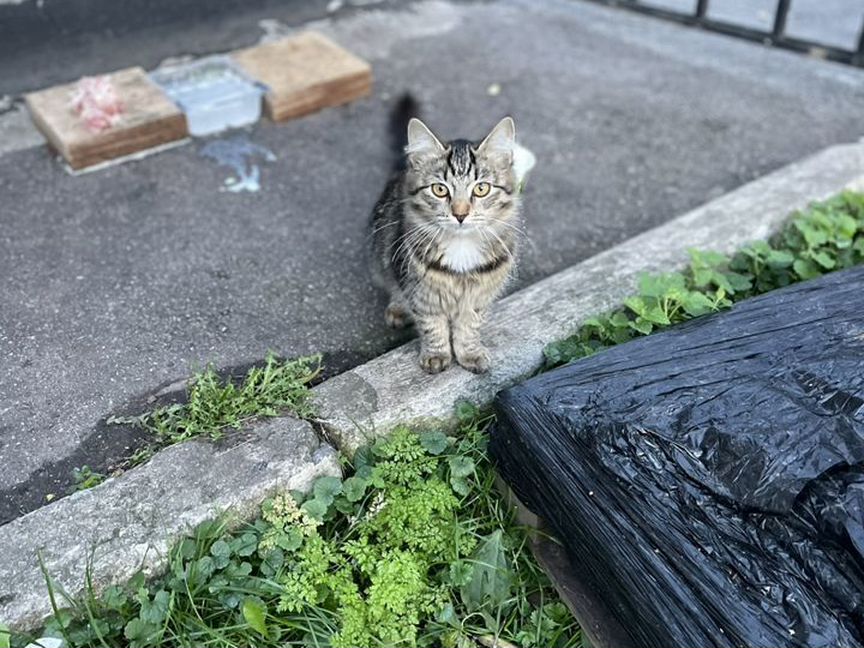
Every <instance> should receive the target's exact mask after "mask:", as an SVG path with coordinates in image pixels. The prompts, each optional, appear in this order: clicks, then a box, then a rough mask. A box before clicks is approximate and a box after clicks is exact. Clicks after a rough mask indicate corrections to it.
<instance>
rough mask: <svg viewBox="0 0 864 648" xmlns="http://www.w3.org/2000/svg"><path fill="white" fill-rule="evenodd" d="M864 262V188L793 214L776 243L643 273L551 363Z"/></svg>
mask: <svg viewBox="0 0 864 648" xmlns="http://www.w3.org/2000/svg"><path fill="white" fill-rule="evenodd" d="M862 262H864V194H861V193H854V192H844V193H842V194H840V195H838V196H836V197H834V198H832V199H830V200H827V201H825V202H821V203H814V204H813V205H811V206H810V207H809V208H808V209H807V210H805V211H803V212H799V213H796V214H794V215H793V217H792V218H791V220H790V222H789V223H788V224H787V225H786V227H784V228H783V230H782V231H781V232H780V233H779V234H778V235H777V236H775V237H773V238H772V239H771V240H770V241H756V242H754V243H751V244H749V245H746V246H744V247H743V248H742V249H740V250H739V251H738V252H736V253H735V254H734V255H731V256H729V255H725V254H720V253H718V252H711V251H703V250H690V266H689V267H688V268H687V269H686V270H685V271H683V272H672V273H668V274H659V275H644V276H642V277H641V278H640V280H639V293H638V294H636V295H633V296H631V297H628V298H627V299H625V300H624V305H623V306H622V307H621V308H618V309H615V310H614V311H612V312H611V313H607V314H605V315H602V316H598V317H593V318H591V319H588V320H586V321H585V322H584V323H583V325H582V327H581V328H580V329H579V330H578V331H576V332H575V333H574V334H573V335H571V336H570V337H568V338H566V339H564V340H561V341H560V342H555V343H553V344H550V345H549V346H548V347H547V348H546V350H545V356H546V367H545V368H546V369H551V368H553V367H556V366H559V365H562V364H566V363H568V362H572V361H574V360H578V359H579V358H582V357H585V356H587V355H590V354H592V353H597V352H598V351H602V350H603V349H605V348H607V347H610V346H612V345H615V344H621V343H622V342H626V341H628V340H630V339H632V338H634V337H637V336H641V335H648V334H650V333H652V332H653V331H655V330H657V329H661V328H665V327H667V326H671V325H673V324H676V323H678V322H683V321H685V320H688V319H691V318H693V317H699V316H700V315H704V314H706V313H710V312H713V311H717V310H720V309H723V308H728V307H729V306H731V305H732V304H733V303H735V302H737V301H741V300H742V299H747V298H748V297H753V296H754V295H760V294H762V293H766V292H768V291H769V290H774V289H775V288H782V287H783V286H787V285H789V284H791V283H794V282H796V281H803V280H805V279H813V278H815V277H818V276H820V275H822V274H824V273H826V272H831V271H834V270H842V269H844V268H849V267H852V266H853V265H856V264H859V263H862Z"/></svg>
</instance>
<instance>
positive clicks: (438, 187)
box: [430, 182, 450, 198]
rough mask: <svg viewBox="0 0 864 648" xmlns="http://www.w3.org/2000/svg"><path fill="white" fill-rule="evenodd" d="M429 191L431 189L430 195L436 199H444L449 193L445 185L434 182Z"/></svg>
mask: <svg viewBox="0 0 864 648" xmlns="http://www.w3.org/2000/svg"><path fill="white" fill-rule="evenodd" d="M430 189H432V195H433V196H435V197H436V198H445V197H446V196H447V194H449V193H450V190H449V189H448V188H447V185H445V184H441V183H440V182H436V183H435V184H433V185H432V186H431V187H430Z"/></svg>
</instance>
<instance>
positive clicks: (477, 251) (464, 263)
mask: <svg viewBox="0 0 864 648" xmlns="http://www.w3.org/2000/svg"><path fill="white" fill-rule="evenodd" d="M485 262H486V259H485V257H484V256H483V250H482V246H481V245H480V243H479V242H478V241H475V240H474V239H473V238H472V237H469V236H459V237H454V238H453V239H451V240H450V241H448V243H447V245H446V246H445V247H444V256H443V257H442V258H441V263H442V265H445V266H447V267H448V268H450V269H451V270H453V271H454V272H469V271H471V270H473V269H474V268H478V267H480V266H481V265H483V264H484V263H485Z"/></svg>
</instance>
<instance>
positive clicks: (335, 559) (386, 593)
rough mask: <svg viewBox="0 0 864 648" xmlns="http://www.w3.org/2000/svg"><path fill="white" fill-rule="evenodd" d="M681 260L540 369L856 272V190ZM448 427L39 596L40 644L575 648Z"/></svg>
mask: <svg viewBox="0 0 864 648" xmlns="http://www.w3.org/2000/svg"><path fill="white" fill-rule="evenodd" d="M690 256H691V262H690V265H689V267H688V268H687V269H686V270H685V271H684V272H681V273H670V274H662V275H652V276H644V277H642V278H641V279H640V282H639V293H638V294H636V295H633V296H632V297H630V298H628V299H627V300H625V302H624V305H623V306H622V307H621V308H619V309H616V310H614V311H613V312H611V313H608V314H605V315H602V316H598V317H595V318H592V319H590V320H588V321H586V322H585V323H584V324H583V326H582V327H581V328H580V329H579V330H578V331H576V332H575V333H574V334H573V335H572V336H570V337H568V338H567V339H565V340H562V341H560V342H557V343H555V344H552V345H549V347H548V348H547V349H546V368H552V367H555V366H558V365H560V364H564V363H566V362H570V361H573V360H575V359H578V358H580V357H584V356H586V355H589V354H591V353H596V352H598V351H600V350H602V349H604V348H606V347H609V346H612V345H614V344H619V343H622V342H626V341H627V340H629V339H632V338H633V337H635V336H639V335H647V334H650V333H651V332H653V331H655V330H657V329H660V328H664V327H667V326H671V325H673V324H675V323H677V322H681V321H684V320H687V319H690V318H693V317H698V316H700V315H703V314H706V313H709V312H713V311H716V310H720V309H722V308H726V307H729V306H730V305H731V304H733V303H734V302H736V301H739V300H741V299H745V298H747V297H751V296H754V295H757V294H761V293H764V292H767V291H769V290H773V289H775V288H779V287H782V286H785V285H788V284H790V283H793V282H796V281H801V280H804V279H810V278H813V277H816V276H818V275H820V274H822V273H824V272H829V271H833V270H839V269H843V268H847V267H851V266H852V265H855V264H858V263H862V262H864V195H862V194H856V193H851V192H847V193H844V194H842V195H840V196H837V197H836V198H833V199H831V200H829V201H826V202H823V203H817V204H814V205H812V206H811V207H810V208H808V209H807V210H806V211H804V212H802V213H798V214H795V215H794V216H793V217H792V219H791V220H790V222H789V224H788V225H787V226H786V227H785V228H784V229H783V231H782V232H781V233H779V234H778V235H777V236H776V237H774V238H773V239H772V240H771V241H768V242H756V243H752V244H750V245H748V246H746V247H744V248H743V249H741V250H740V251H738V252H737V253H736V254H734V255H731V256H727V255H722V254H717V253H714V252H708V251H696V250H694V251H691V253H690ZM274 362H275V361H274ZM268 365H269V360H268ZM280 366H282V365H280ZM314 371H315V370H314V369H311V365H310V364H309V362H308V361H302V362H301V363H300V364H297V365H291V367H290V369H285V373H284V374H281V376H282V377H281V378H279V377H277V378H276V379H275V382H274V378H273V368H271V370H270V373H269V374H268V373H267V371H266V368H265V370H264V373H263V374H256V375H255V377H254V378H253V379H251V380H250V381H249V382H248V383H244V385H243V386H239V387H231V386H230V385H227V384H225V383H220V382H219V381H218V380H216V378H215V375H211V376H210V377H207V378H204V379H199V380H196V382H195V385H196V386H198V389H199V391H195V389H196V387H193V391H192V392H190V404H186V405H178V406H172V407H173V409H172V408H168V409H164V410H161V411H158V410H157V412H154V413H151V414H148V415H145V417H142V418H140V419H138V420H139V423H140V424H142V425H146V426H150V429H152V430H153V431H154V432H155V433H156V434H157V435H158V436H161V437H164V439H165V440H166V441H165V442H166V443H170V442H177V441H181V440H183V439H185V438H190V437H191V436H197V435H200V434H207V435H209V436H218V435H219V434H221V433H222V431H223V430H224V429H225V428H226V427H229V426H233V425H239V424H242V422H243V421H246V420H248V419H249V418H250V417H255V416H261V415H267V414H268V413H272V412H277V411H278V410H279V409H281V408H293V409H294V411H296V412H298V413H300V414H301V415H303V414H304V413H308V412H311V402H310V401H308V400H307V396H306V395H305V394H306V391H305V389H302V388H301V386H303V385H305V384H307V383H308V381H309V380H311V378H309V376H310V375H314ZM268 376H269V377H268ZM279 385H281V386H279ZM295 387H297V388H296V389H295ZM193 401H194V404H192V403H193ZM459 417H460V422H461V423H460V426H459V430H458V432H457V433H456V434H455V435H453V436H445V435H444V434H443V433H440V432H434V431H433V432H429V431H427V432H422V433H420V434H416V433H414V432H412V431H410V430H407V429H400V430H398V431H397V432H395V433H394V434H393V435H392V436H390V437H389V438H387V439H384V440H380V441H378V442H376V443H375V444H374V445H372V446H370V447H368V448H365V449H363V450H361V451H359V452H358V453H357V455H356V456H355V459H354V463H353V465H351V466H347V470H346V474H348V475H349V476H348V477H347V478H346V479H344V480H342V479H335V478H332V477H325V478H321V479H320V480H318V481H317V482H316V483H315V485H314V488H313V490H312V492H311V493H310V494H309V495H307V496H304V495H302V494H300V493H283V494H280V495H277V496H276V497H275V498H273V499H272V500H269V501H267V502H265V503H264V505H263V506H262V513H261V517H260V519H258V520H257V521H255V522H254V523H252V524H247V525H240V526H236V525H232V524H231V523H230V520H221V521H217V522H211V523H208V524H205V525H202V526H201V527H199V528H198V529H197V530H196V532H195V534H194V535H193V536H192V537H190V538H187V539H185V540H183V541H182V542H181V543H180V544H179V545H177V547H175V548H174V550H173V551H172V553H171V556H170V564H169V567H168V572H167V574H166V575H165V576H164V577H163V578H160V579H157V580H155V581H152V582H150V583H147V582H145V580H144V578H143V577H140V576H139V577H136V578H134V579H133V580H132V581H131V582H130V583H128V584H127V585H126V586H124V587H114V588H111V589H109V590H108V591H107V592H105V593H103V594H102V595H101V596H98V597H97V596H96V595H95V593H94V592H92V591H91V592H90V593H89V594H88V595H86V596H84V597H82V598H80V599H70V598H68V597H65V596H64V595H63V593H62V592H59V591H56V590H55V589H54V588H52V596H53V597H54V600H55V603H56V610H55V614H54V616H53V618H52V619H51V620H50V621H49V622H48V625H47V626H46V628H45V629H44V632H43V634H44V635H51V636H63V637H64V638H65V641H66V644H67V645H69V646H85V645H86V646H89V645H102V646H115V645H124V644H127V645H130V646H160V645H178V646H184V645H188V646H193V645H194V646H208V645H212V646H249V645H302V646H333V647H334V648H338V647H340V646H370V647H371V646H444V647H456V648H468V647H470V646H478V645H484V646H491V645H496V643H495V642H496V641H497V642H498V643H497V645H499V646H501V647H502V648H506V647H507V646H508V644H509V645H517V646H522V647H524V648H529V647H532V646H549V647H553V648H554V647H558V646H561V647H570V646H579V645H581V633H580V631H579V628H578V625H577V624H576V622H575V621H574V619H573V618H572V617H571V616H570V614H569V612H568V611H567V609H566V608H565V607H564V605H563V604H562V603H561V602H560V600H558V598H557V597H556V595H555V593H554V591H553V590H552V588H551V587H550V584H549V582H548V580H547V578H546V576H545V575H544V574H543V573H542V571H541V570H540V569H539V567H538V566H537V564H536V562H534V559H533V557H532V555H531V552H530V551H529V550H528V547H527V543H528V542H529V535H528V531H527V530H525V529H523V528H521V527H520V526H518V524H517V523H516V521H515V519H514V517H513V511H512V509H511V508H510V507H508V506H507V505H505V503H504V502H503V500H502V499H501V498H500V496H499V495H498V493H497V490H496V489H495V485H494V480H495V474H494V470H493V467H492V466H491V465H490V463H489V461H488V458H487V456H486V451H485V446H486V439H487V435H488V426H489V424H490V421H491V419H490V418H489V417H488V416H486V417H483V416H480V415H478V413H477V412H476V411H475V410H474V409H473V408H470V407H463V408H461V410H460V412H459ZM48 582H49V586H50V584H51V581H50V579H49V580H48ZM60 608H63V609H60ZM2 640H3V635H2V632H0V642H2ZM25 641H26V638H25V637H21V636H16V637H14V638H13V645H23V643H24V642H25ZM0 646H2V643H0Z"/></svg>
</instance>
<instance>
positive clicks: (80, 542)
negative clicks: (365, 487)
mask: <svg viewBox="0 0 864 648" xmlns="http://www.w3.org/2000/svg"><path fill="white" fill-rule="evenodd" d="M226 442H231V443H234V444H235V445H233V446H232V447H218V446H215V445H213V444H212V443H206V442H203V441H202V442H197V441H192V442H188V443H183V444H180V445H176V446H173V447H171V448H168V449H166V450H163V451H162V452H160V453H158V454H157V455H156V456H155V457H154V458H153V459H152V460H151V461H150V462H149V463H147V464H146V465H144V466H140V467H138V468H136V469H135V470H131V471H129V472H128V473H126V474H124V475H122V476H120V477H118V478H116V479H111V480H109V481H107V482H105V483H103V484H101V485H99V486H97V487H95V488H92V489H90V490H86V491H82V492H80V493H77V494H76V495H73V496H71V497H68V498H66V499H63V500H61V501H59V502H57V503H55V504H51V505H49V506H46V507H43V508H41V509H40V510H38V511H34V512H33V513H30V514H29V515H25V516H23V517H20V518H18V519H17V520H14V521H13V522H10V523H9V524H6V525H4V526H0V619H2V620H3V622H4V623H6V624H7V625H9V626H10V627H12V628H13V629H17V630H25V629H29V628H33V627H36V626H38V624H39V623H40V622H41V621H42V620H43V619H44V618H45V617H46V616H47V615H48V614H50V612H51V604H50V600H49V598H48V590H47V588H46V586H45V580H44V576H43V574H42V572H41V570H40V567H39V560H38V554H37V552H38V553H41V556H42V559H43V561H44V564H45V568H46V570H47V572H48V574H49V575H50V576H51V577H52V578H53V579H54V580H55V581H56V582H57V583H58V584H59V585H61V586H62V587H63V588H64V589H65V590H66V591H67V592H68V593H69V594H71V595H73V596H75V595H77V594H79V593H81V592H83V591H84V588H85V580H84V579H85V576H86V573H87V569H88V566H89V569H90V570H91V575H92V578H93V583H94V585H95V587H96V589H97V591H101V590H103V589H104V588H105V587H108V586H109V585H112V584H120V583H124V582H126V581H127V580H129V578H131V577H132V576H133V575H134V574H135V573H136V572H137V571H138V570H139V569H141V570H143V571H144V573H145V574H147V575H153V574H156V573H158V572H159V571H160V570H161V569H163V568H164V566H165V565H166V563H167V552H168V550H169V549H170V548H171V546H172V545H173V544H174V543H175V542H176V541H177V540H178V539H179V538H181V537H182V536H183V535H185V534H186V533H187V532H188V531H190V530H191V529H193V528H194V527H195V526H197V525H198V524H199V523H201V522H204V521H205V520H210V519H215V518H216V517H218V516H219V515H220V514H221V513H224V512H226V511H230V515H231V516H232V517H235V518H236V519H237V520H243V519H249V518H251V517H254V516H255V515H257V513H258V510H259V506H260V504H261V502H262V501H263V500H264V499H265V498H266V497H268V495H270V494H272V493H273V492H275V491H277V490H290V489H298V490H302V491H305V490H308V489H309V488H310V487H311V485H312V482H313V481H314V480H315V479H316V478H317V477H318V476H321V475H340V474H341V472H340V467H339V461H338V459H337V456H336V453H335V451H334V450H333V449H332V448H330V447H329V446H327V445H324V444H322V443H321V442H320V441H319V440H318V437H317V436H316V434H315V432H314V431H313V430H312V427H311V426H310V425H309V424H308V423H304V422H302V421H297V420H294V419H290V418H280V419H273V420H271V421H268V422H265V423H263V424H261V425H260V426H257V427H255V428H254V429H253V430H251V431H249V432H246V433H244V434H242V435H239V436H238V435H232V436H231V437H230V438H228V439H226Z"/></svg>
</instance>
